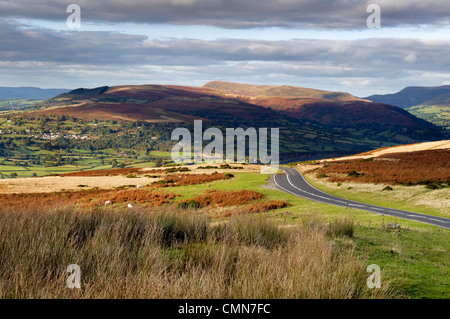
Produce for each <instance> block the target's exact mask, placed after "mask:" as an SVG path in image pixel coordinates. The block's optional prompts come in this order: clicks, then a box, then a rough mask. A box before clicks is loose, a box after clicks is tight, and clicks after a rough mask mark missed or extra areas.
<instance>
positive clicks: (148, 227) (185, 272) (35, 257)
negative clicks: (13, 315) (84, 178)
mask: <svg viewBox="0 0 450 319" xmlns="http://www.w3.org/2000/svg"><path fill="white" fill-rule="evenodd" d="M170 209H172V210H173V208H170ZM70 264H77V265H79V266H80V268H81V289H69V288H67V287H66V280H67V277H68V275H69V274H68V273H66V269H67V266H68V265H70ZM367 276H368V274H367V273H366V271H365V265H364V264H363V262H362V261H361V260H359V259H358V258H357V257H356V256H355V253H354V251H353V250H352V249H349V248H342V247H340V246H339V245H337V244H335V242H334V241H333V240H332V239H331V237H329V236H327V231H326V229H322V228H320V227H307V226H303V225H298V226H295V227H279V226H277V225H276V224H274V223H273V221H272V220H268V219H267V217H264V216H247V215H243V216H234V217H232V218H230V219H229V220H228V221H223V222H220V223H212V222H211V221H210V220H209V219H208V218H207V217H206V216H203V215H196V214H195V213H194V212H186V211H169V208H159V209H156V210H152V211H149V210H144V209H131V210H122V211H119V210H112V209H111V208H109V209H104V208H103V209H102V210H97V211H93V212H89V213H84V214H79V213H77V212H75V211H72V210H70V209H67V208H64V209H55V210H54V211H51V212H48V213H35V212H32V211H23V212H11V211H2V212H0V297H1V298H368V297H387V296H389V292H388V290H387V289H383V290H375V291H374V290H369V289H368V288H367V287H366V279H367ZM386 288H387V286H386Z"/></svg>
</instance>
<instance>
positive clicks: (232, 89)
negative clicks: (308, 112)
mask: <svg viewBox="0 0 450 319" xmlns="http://www.w3.org/2000/svg"><path fill="white" fill-rule="evenodd" d="M203 88H209V89H214V90H217V91H220V92H223V93H229V94H231V95H236V96H249V97H259V98H261V97H296V98H302V99H305V100H309V99H325V100H333V101H360V100H361V99H359V98H357V97H355V96H353V95H351V94H349V93H345V92H330V91H322V90H315V89H309V88H301V87H295V86H288V85H282V86H271V85H250V84H240V83H233V82H224V81H211V82H208V83H206V84H205V85H204V86H203Z"/></svg>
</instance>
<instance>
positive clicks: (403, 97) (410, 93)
mask: <svg viewBox="0 0 450 319" xmlns="http://www.w3.org/2000/svg"><path fill="white" fill-rule="evenodd" d="M444 94H450V85H443V86H434V87H425V86H410V87H407V88H404V89H403V90H401V91H400V92H397V93H394V94H385V95H371V96H369V97H366V98H364V99H366V100H369V101H372V102H377V103H387V104H392V105H395V106H399V107H401V108H407V107H411V106H416V105H421V104H424V103H426V102H427V101H429V100H432V99H435V98H437V97H438V96H440V95H444Z"/></svg>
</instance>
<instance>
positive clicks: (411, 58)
mask: <svg viewBox="0 0 450 319" xmlns="http://www.w3.org/2000/svg"><path fill="white" fill-rule="evenodd" d="M405 61H406V62H408V63H414V62H416V61H417V55H416V54H415V53H414V52H411V53H410V54H408V55H407V56H406V57H405Z"/></svg>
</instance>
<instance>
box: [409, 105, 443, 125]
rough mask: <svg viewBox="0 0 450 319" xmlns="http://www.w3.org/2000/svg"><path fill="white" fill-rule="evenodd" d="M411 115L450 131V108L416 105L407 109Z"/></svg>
mask: <svg viewBox="0 0 450 319" xmlns="http://www.w3.org/2000/svg"><path fill="white" fill-rule="evenodd" d="M407 110H408V112H410V113H411V114H413V115H415V116H417V117H420V118H423V119H424V120H427V121H429V122H431V123H433V124H436V125H438V126H442V127H444V128H446V129H447V130H450V108H449V107H448V106H444V105H418V106H412V107H409V108H407Z"/></svg>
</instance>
